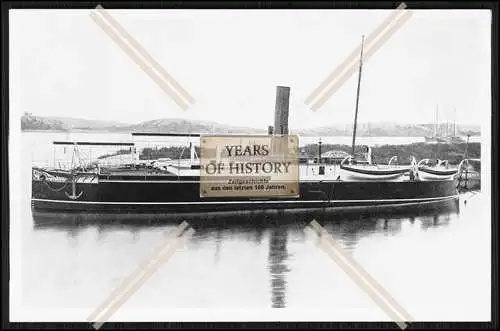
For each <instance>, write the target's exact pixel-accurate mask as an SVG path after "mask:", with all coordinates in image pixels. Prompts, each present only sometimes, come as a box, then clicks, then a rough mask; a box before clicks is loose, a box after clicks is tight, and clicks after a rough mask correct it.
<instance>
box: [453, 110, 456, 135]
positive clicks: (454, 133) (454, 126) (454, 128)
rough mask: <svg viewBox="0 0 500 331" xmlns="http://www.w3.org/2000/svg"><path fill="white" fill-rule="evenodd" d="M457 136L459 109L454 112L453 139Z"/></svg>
mask: <svg viewBox="0 0 500 331" xmlns="http://www.w3.org/2000/svg"><path fill="white" fill-rule="evenodd" d="M456 136H457V109H456V108H455V109H454V110H453V137H456Z"/></svg>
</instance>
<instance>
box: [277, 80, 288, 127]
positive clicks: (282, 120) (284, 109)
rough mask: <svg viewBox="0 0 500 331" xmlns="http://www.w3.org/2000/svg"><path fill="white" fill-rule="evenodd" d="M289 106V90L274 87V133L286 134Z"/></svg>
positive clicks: (282, 87) (285, 87) (283, 87)
mask: <svg viewBox="0 0 500 331" xmlns="http://www.w3.org/2000/svg"><path fill="white" fill-rule="evenodd" d="M289 104H290V88H289V87H287V86H277V87H276V108H275V110H274V133H275V134H278V135H280V134H284V135H287V134H288V109H289Z"/></svg>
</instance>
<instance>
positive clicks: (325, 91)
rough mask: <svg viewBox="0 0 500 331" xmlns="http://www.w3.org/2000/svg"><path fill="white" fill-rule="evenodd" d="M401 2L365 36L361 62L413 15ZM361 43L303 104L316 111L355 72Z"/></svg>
mask: <svg viewBox="0 0 500 331" xmlns="http://www.w3.org/2000/svg"><path fill="white" fill-rule="evenodd" d="M405 8H406V4H405V3H401V4H400V5H399V6H398V7H397V8H396V10H394V11H393V12H392V13H391V15H389V17H388V18H387V19H386V20H385V21H384V22H382V23H381V24H380V25H379V26H378V27H377V28H376V29H375V30H374V31H373V32H372V33H371V34H370V35H369V36H368V37H367V38H366V41H365V47H364V49H363V62H365V61H366V60H367V59H368V58H370V57H371V56H372V55H373V54H374V53H375V52H376V51H377V50H378V49H379V48H380V47H381V46H382V45H383V44H384V43H385V42H386V41H387V40H389V38H390V37H391V36H392V35H393V34H394V33H395V32H396V31H397V30H398V29H399V28H400V27H401V26H402V25H403V24H404V23H406V21H408V20H409V18H410V17H411V16H412V15H413V13H412V12H411V11H407V10H405ZM360 50H361V45H359V46H358V47H357V48H356V49H355V50H353V51H352V52H351V54H349V56H348V57H347V58H346V59H345V60H344V61H343V62H342V63H341V64H340V65H339V66H337V67H336V68H335V70H334V71H332V72H331V73H330V74H329V75H328V76H327V77H326V78H325V79H324V80H323V81H322V82H321V83H320V84H319V86H318V87H317V88H316V89H315V90H314V91H313V92H311V94H310V95H309V96H308V97H307V98H306V100H305V104H306V105H309V106H310V107H311V109H312V110H314V111H316V110H318V109H319V108H321V107H322V106H323V105H324V104H325V102H326V101H328V99H329V98H330V97H331V96H332V95H333V94H334V93H335V92H336V91H337V90H338V89H339V88H340V87H342V86H343V85H344V84H345V82H346V81H347V80H348V79H349V78H350V77H351V76H352V75H353V73H354V72H356V69H357V67H356V66H357V64H358V60H359V53H360Z"/></svg>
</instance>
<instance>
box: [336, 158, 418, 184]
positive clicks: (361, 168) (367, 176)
mask: <svg viewBox="0 0 500 331" xmlns="http://www.w3.org/2000/svg"><path fill="white" fill-rule="evenodd" d="M395 159H396V157H393V158H391V160H390V161H389V164H387V165H373V164H352V163H353V162H352V161H353V158H352V156H348V157H346V158H345V159H344V160H342V162H341V163H340V176H341V179H343V180H356V181H373V180H391V181H392V180H399V179H401V178H403V177H404V176H405V175H406V174H407V173H409V172H410V171H411V169H412V165H405V166H399V165H392V164H391V163H392V161H393V160H395Z"/></svg>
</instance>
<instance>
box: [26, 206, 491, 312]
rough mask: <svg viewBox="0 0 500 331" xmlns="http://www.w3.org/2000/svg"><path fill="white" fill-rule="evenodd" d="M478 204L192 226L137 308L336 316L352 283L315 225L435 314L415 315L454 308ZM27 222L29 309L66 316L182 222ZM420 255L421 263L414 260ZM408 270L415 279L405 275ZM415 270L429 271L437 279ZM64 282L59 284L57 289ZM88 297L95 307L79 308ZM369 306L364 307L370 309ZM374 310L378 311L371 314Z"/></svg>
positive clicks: (73, 219) (143, 219)
mask: <svg viewBox="0 0 500 331" xmlns="http://www.w3.org/2000/svg"><path fill="white" fill-rule="evenodd" d="M474 200H477V201H474ZM474 200H471V201H469V202H468V204H467V205H465V206H464V205H463V203H462V202H461V205H458V204H457V205H454V206H452V207H449V208H445V209H443V210H440V211H433V212H432V213H428V214H420V215H415V214H413V215H405V214H399V215H392V216H391V215H387V214H385V215H372V216H369V215H364V216H362V217H361V216H359V215H344V216H341V215H337V216H332V215H328V214H325V215H321V214H317V215H297V216H279V215H274V216H247V217H246V218H245V219H243V217H229V216H228V217H219V218H216V219H199V220H198V221H196V220H189V221H188V223H189V224H191V226H192V227H193V228H194V229H195V231H196V232H195V233H194V235H193V237H192V238H191V239H190V241H189V242H188V244H187V245H186V246H185V247H183V248H181V249H179V250H178V251H177V252H176V254H174V256H173V257H172V258H171V259H170V260H169V261H168V262H167V263H166V266H165V267H164V268H162V269H161V270H160V271H159V275H158V276H157V278H154V279H155V280H154V281H152V282H154V286H155V290H151V289H149V290H148V289H144V291H145V292H147V294H144V295H143V296H141V294H140V292H141V290H140V291H139V292H138V293H139V294H136V296H137V298H134V299H133V300H136V301H134V302H135V304H137V305H140V306H141V307H142V306H144V305H146V306H147V305H152V306H154V307H156V308H158V307H166V308H172V307H180V308H217V307H221V308H222V307H228V306H231V307H242V308H270V307H272V308H288V307H301V305H302V304H304V305H306V306H308V307H311V306H315V307H318V306H322V307H329V308H332V307H341V306H342V305H343V304H344V303H345V302H346V300H347V299H346V298H348V297H349V296H350V294H349V293H347V292H345V293H344V291H347V290H343V287H345V286H344V285H342V284H340V283H339V282H341V281H347V282H349V280H348V278H347V277H346V278H345V279H341V280H339V279H340V278H338V277H339V274H341V273H342V272H339V271H338V270H340V269H338V270H337V271H336V272H333V273H332V269H331V268H332V266H334V262H332V261H331V260H329V258H328V257H327V255H326V254H325V253H324V252H323V251H322V250H321V248H319V247H318V246H316V245H315V244H314V243H313V242H311V241H309V239H308V238H307V237H306V236H305V235H304V233H303V229H304V227H305V226H306V225H307V224H308V223H309V222H310V221H311V220H312V218H313V217H314V219H316V220H317V221H318V222H319V223H320V224H321V225H323V227H324V228H325V229H326V230H327V231H328V232H329V233H330V234H331V235H332V236H333V238H334V239H335V240H336V241H337V242H338V243H339V244H340V245H341V246H342V247H343V248H344V249H345V250H346V251H347V252H349V253H350V254H352V255H353V256H354V257H355V258H357V259H358V258H359V261H360V263H362V264H366V263H367V262H368V264H369V268H368V269H370V271H371V272H374V273H375V274H376V275H375V277H376V278H377V279H378V280H379V281H380V282H381V283H382V284H385V285H387V284H390V285H391V287H392V288H408V287H410V288H412V287H413V285H414V284H415V283H417V284H419V286H415V288H419V289H420V290H415V289H414V290H413V291H414V292H411V293H412V295H417V296H418V295H422V294H419V291H422V292H423V293H426V292H428V293H432V294H433V295H434V296H435V299H434V300H435V302H436V305H435V306H432V304H430V306H431V307H433V308H432V309H434V310H432V309H430V308H428V307H427V306H426V308H422V313H421V314H423V315H425V312H427V311H429V312H430V311H435V309H438V308H439V307H441V309H444V308H443V307H447V309H451V308H450V304H449V303H448V301H449V298H447V297H446V296H445V295H444V294H443V297H442V298H439V293H440V290H442V288H443V286H449V283H450V282H451V283H457V284H456V285H457V286H459V284H458V283H459V282H460V281H462V280H463V279H462V280H461V276H457V275H458V274H460V273H459V272H457V273H456V274H455V272H456V271H457V270H460V272H462V274H463V269H462V268H463V267H460V266H459V265H458V263H457V266H454V265H451V263H452V262H448V263H445V262H446V261H451V260H447V259H449V257H450V252H451V251H452V250H453V249H454V247H460V245H461V244H462V242H463V241H464V238H466V239H470V240H469V242H471V241H474V240H473V239H474V238H470V236H474V231H472V230H471V229H474V228H476V227H480V224H481V223H480V221H479V220H476V219H474V215H475V214H476V213H478V212H480V210H481V208H482V206H481V204H480V202H479V201H480V199H479V198H477V199H474ZM30 216H31V215H30ZM31 220H34V221H35V222H34V223H31V222H30V223H31V224H34V225H30V226H26V229H25V231H24V235H25V236H26V238H23V243H24V246H23V250H25V251H24V255H23V270H24V273H23V277H24V286H25V288H24V289H25V297H24V299H25V300H26V301H27V302H30V303H31V304H32V305H34V306H36V305H37V304H40V305H48V306H54V307H57V306H61V307H72V306H75V305H76V306H77V305H78V304H79V303H81V302H86V304H87V305H88V306H91V305H92V304H95V303H98V301H99V300H97V299H96V297H97V298H101V299H100V300H102V299H104V295H105V294H104V293H106V288H109V291H111V289H112V286H114V285H116V284H117V282H119V280H120V279H121V278H123V277H126V276H127V275H128V274H129V272H130V271H131V270H133V269H134V268H135V265H137V264H138V263H139V262H140V261H142V260H143V259H144V258H145V257H147V256H148V252H150V250H151V249H152V247H155V246H156V245H157V243H159V242H160V238H161V235H162V233H164V232H165V231H171V230H172V229H173V228H174V227H175V226H176V225H177V224H179V223H180V221H181V220H182V219H179V220H177V221H176V222H171V221H170V222H168V223H166V222H162V217H161V216H152V215H151V216H147V215H146V216H144V215H143V216H139V215H129V216H128V217H124V218H123V219H120V217H118V216H101V217H100V218H98V217H96V216H84V215H78V216H69V215H65V216H61V215H59V216H55V215H51V216H43V215H37V216H36V217H33V218H31V217H30V221H31ZM474 223H477V224H474ZM452 230H453V236H450V235H448V234H447V231H452ZM460 233H461V235H460ZM481 249H482V248H481ZM417 250H420V252H421V254H415V252H416V251H417ZM441 251H443V253H440V252H441ZM405 252H406V253H405ZM395 254H396V255H395ZM394 259H399V260H397V261H394ZM452 260H453V261H455V259H452ZM456 260H457V261H460V259H456ZM315 261H317V262H315ZM122 264H126V265H125V266H124V265H122ZM395 264H396V265H398V269H397V270H396V269H394V268H393V266H394V265H395ZM399 268H401V271H399ZM406 268H411V270H413V272H410V273H408V272H406V271H404V270H408V269H406ZM418 270H424V271H425V270H432V273H433V274H438V275H439V277H437V278H436V277H430V276H426V273H425V272H424V271H423V273H420V272H417V271H418ZM399 275H401V277H400V276H399ZM315 277H318V281H315ZM384 277H386V278H384ZM464 277H466V276H464ZM61 279H64V280H63V281H62V282H63V283H64V284H65V286H64V287H62V288H61V286H60V285H61ZM330 280H331V281H330ZM92 284H94V285H92ZM96 284H97V285H96ZM407 284H413V285H412V286H406V285H407ZM443 284H445V285H443ZM145 286H147V285H145ZM407 291H411V290H407ZM306 292H307V293H306ZM444 292H446V291H444ZM67 293H71V295H66V294H67ZM311 293H312V294H311ZM314 293H315V294H314ZM406 294H408V293H406ZM429 295H430V294H429ZM91 296H92V297H93V299H92V300H91V299H88V298H87V300H86V299H85V298H86V297H91ZM401 296H403V294H400V297H401ZM311 297H312V298H313V299H311ZM37 298H51V299H46V300H44V301H40V300H39V299H37ZM148 300H149V301H150V302H148ZM351 300H354V299H351ZM408 300H409V299H408ZM416 300H422V301H424V299H423V298H420V299H418V298H417V299H416ZM447 300H448V301H447ZM368 301H369V300H368ZM445 303H446V304H445ZM130 304H131V305H132V304H133V303H130ZM350 304H351V305H356V304H357V303H353V302H351V303H350ZM365 304H366V303H360V305H361V306H362V307H365V308H366V306H363V305H365ZM370 307H371V306H370ZM436 307H438V308H436ZM371 308H373V309H378V308H377V307H376V306H375V305H374V306H373V307H371ZM371 308H370V309H371ZM426 309H429V310H426Z"/></svg>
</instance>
